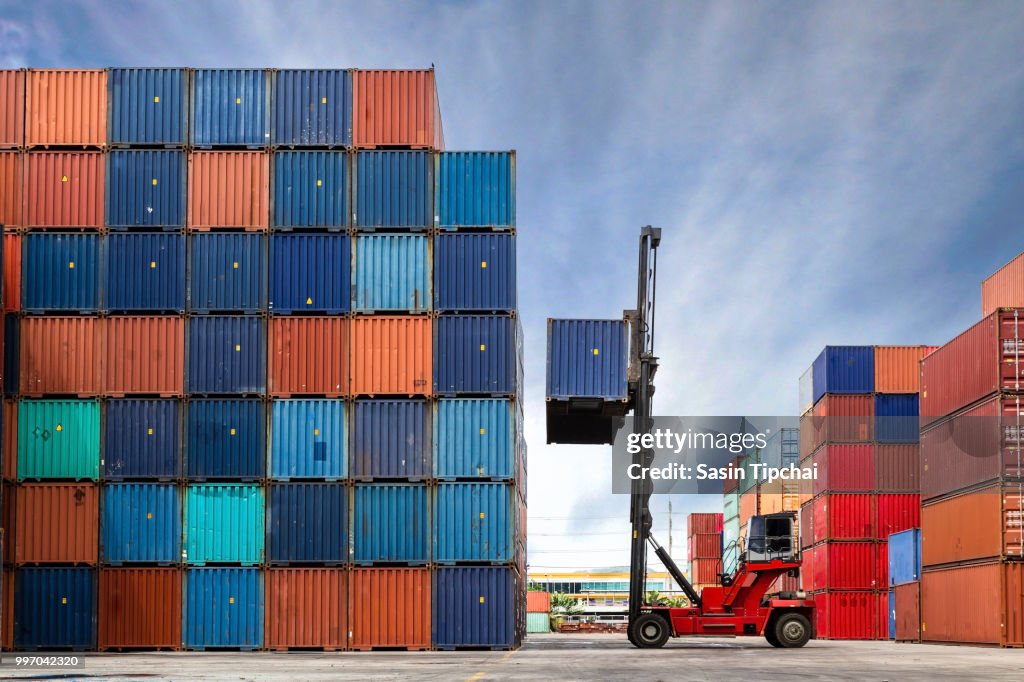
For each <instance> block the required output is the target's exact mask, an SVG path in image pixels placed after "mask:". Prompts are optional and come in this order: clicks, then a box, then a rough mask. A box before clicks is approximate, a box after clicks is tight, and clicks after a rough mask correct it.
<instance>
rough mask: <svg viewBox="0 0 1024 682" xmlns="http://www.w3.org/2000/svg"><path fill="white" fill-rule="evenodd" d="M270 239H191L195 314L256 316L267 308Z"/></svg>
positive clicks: (199, 236)
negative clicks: (268, 240) (231, 313)
mask: <svg viewBox="0 0 1024 682" xmlns="http://www.w3.org/2000/svg"><path fill="white" fill-rule="evenodd" d="M266 247H267V238H266V237H265V236H263V235H259V234H230V233H216V232H215V233H209V234H192V235H190V236H189V249H190V256H189V258H190V261H189V263H190V273H191V275H190V277H191V279H190V280H189V303H188V307H189V310H190V311H191V312H195V313H209V312H244V313H255V312H260V311H262V310H265V309H266V307H267V258H266Z"/></svg>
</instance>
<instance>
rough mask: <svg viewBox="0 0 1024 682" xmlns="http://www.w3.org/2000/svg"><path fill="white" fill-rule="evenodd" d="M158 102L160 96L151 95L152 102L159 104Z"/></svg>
mask: <svg viewBox="0 0 1024 682" xmlns="http://www.w3.org/2000/svg"><path fill="white" fill-rule="evenodd" d="M159 103H160V98H159V97H156V96H154V97H153V104H159Z"/></svg>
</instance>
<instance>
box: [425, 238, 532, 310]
mask: <svg viewBox="0 0 1024 682" xmlns="http://www.w3.org/2000/svg"><path fill="white" fill-rule="evenodd" d="M434 308H435V309H437V310H439V311H444V312H449V311H450V312H462V311H465V312H474V311H488V312H490V311H502V312H512V311H514V310H515V309H516V238H515V236H514V235H510V234H441V235H438V236H437V237H436V238H435V239H434Z"/></svg>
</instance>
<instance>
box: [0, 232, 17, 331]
mask: <svg viewBox="0 0 1024 682" xmlns="http://www.w3.org/2000/svg"><path fill="white" fill-rule="evenodd" d="M3 268H4V284H3V297H4V306H3V307H4V310H5V311H6V312H15V311H18V310H21V235H19V234H13V233H11V232H9V231H7V230H4V262H3Z"/></svg>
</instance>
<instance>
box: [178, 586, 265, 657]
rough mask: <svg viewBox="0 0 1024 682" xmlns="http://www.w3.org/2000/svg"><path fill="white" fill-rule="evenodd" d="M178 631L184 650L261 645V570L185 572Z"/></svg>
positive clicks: (243, 647)
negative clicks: (183, 598) (183, 602)
mask: <svg viewBox="0 0 1024 682" xmlns="http://www.w3.org/2000/svg"><path fill="white" fill-rule="evenodd" d="M184 593H185V608H184V609H183V617H182V624H181V634H182V639H183V640H184V644H185V648H186V649H193V650H199V651H202V650H203V649H217V648H231V649H259V648H260V647H262V646H263V611H264V594H263V572H262V571H260V570H259V569H256V568H191V569H189V570H187V571H185V586H184Z"/></svg>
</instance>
